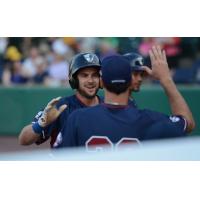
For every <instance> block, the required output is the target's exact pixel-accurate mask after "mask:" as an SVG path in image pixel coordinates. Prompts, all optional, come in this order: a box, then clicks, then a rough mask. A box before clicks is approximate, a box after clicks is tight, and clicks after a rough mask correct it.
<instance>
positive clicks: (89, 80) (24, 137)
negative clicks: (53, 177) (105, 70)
mask: <svg viewBox="0 0 200 200" xmlns="http://www.w3.org/2000/svg"><path fill="white" fill-rule="evenodd" d="M100 67H101V64H100V60H99V58H98V57H97V56H96V55H95V54H93V53H80V54H77V55H76V56H74V57H73V59H72V61H71V63H70V67H69V68H70V69H69V83H70V86H71V88H72V89H76V93H75V95H72V96H69V97H64V98H60V97H58V98H55V99H53V100H52V101H50V102H49V103H48V105H47V106H46V108H45V109H44V110H43V111H40V112H39V113H38V114H37V115H36V116H35V119H34V121H33V122H32V124H30V125H27V126H25V127H24V128H23V129H22V131H21V133H20V135H19V142H20V144H21V145H30V144H33V143H36V144H41V143H43V142H45V141H46V140H47V139H48V138H49V137H50V136H51V141H50V144H51V147H56V146H57V145H58V144H59V142H60V141H61V140H62V137H61V135H58V133H59V132H60V131H61V129H62V127H63V124H64V121H66V120H67V119H68V116H69V115H70V113H72V112H73V111H74V110H77V109H80V108H85V107H90V106H95V105H97V104H99V103H100V102H101V101H102V100H101V98H100V97H98V96H97V95H96V94H97V91H98V89H99V84H100V82H99V81H100V80H99V70H100Z"/></svg>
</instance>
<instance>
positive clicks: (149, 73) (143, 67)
mask: <svg viewBox="0 0 200 200" xmlns="http://www.w3.org/2000/svg"><path fill="white" fill-rule="evenodd" d="M142 69H143V70H144V72H145V73H146V75H150V76H151V75H152V70H151V69H150V68H149V67H147V66H142Z"/></svg>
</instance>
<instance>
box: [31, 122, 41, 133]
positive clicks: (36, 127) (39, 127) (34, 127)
mask: <svg viewBox="0 0 200 200" xmlns="http://www.w3.org/2000/svg"><path fill="white" fill-rule="evenodd" d="M32 128H33V130H34V132H35V133H36V134H39V135H42V134H43V132H44V127H42V126H40V125H39V123H38V122H35V123H34V124H33V125H32Z"/></svg>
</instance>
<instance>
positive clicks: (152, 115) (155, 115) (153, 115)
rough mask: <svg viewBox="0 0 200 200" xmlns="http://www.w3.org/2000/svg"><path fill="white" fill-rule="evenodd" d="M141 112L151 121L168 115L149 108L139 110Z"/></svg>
mask: <svg viewBox="0 0 200 200" xmlns="http://www.w3.org/2000/svg"><path fill="white" fill-rule="evenodd" d="M141 112H142V113H143V114H144V115H146V116H148V117H149V118H150V119H152V120H153V121H157V120H161V119H166V118H169V116H168V115H166V114H164V113H160V112H157V111H153V110H149V109H143V110H141Z"/></svg>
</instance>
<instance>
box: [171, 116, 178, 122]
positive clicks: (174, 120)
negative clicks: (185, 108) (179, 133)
mask: <svg viewBox="0 0 200 200" xmlns="http://www.w3.org/2000/svg"><path fill="white" fill-rule="evenodd" d="M169 119H170V120H171V121H172V122H178V121H180V118H179V117H175V116H170V117H169Z"/></svg>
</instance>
